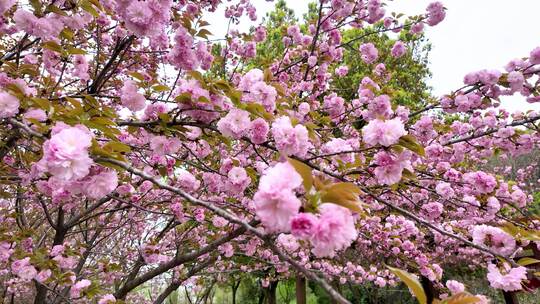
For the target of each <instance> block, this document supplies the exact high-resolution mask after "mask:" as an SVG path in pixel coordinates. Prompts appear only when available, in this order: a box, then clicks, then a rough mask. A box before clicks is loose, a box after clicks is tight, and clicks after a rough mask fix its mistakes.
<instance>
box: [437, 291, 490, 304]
mask: <svg viewBox="0 0 540 304" xmlns="http://www.w3.org/2000/svg"><path fill="white" fill-rule="evenodd" d="M479 301H480V298H478V297H475V296H473V295H471V294H470V293H468V292H460V293H458V294H455V295H453V296H451V297H449V298H446V299H444V301H441V302H439V304H475V303H478V302H479Z"/></svg>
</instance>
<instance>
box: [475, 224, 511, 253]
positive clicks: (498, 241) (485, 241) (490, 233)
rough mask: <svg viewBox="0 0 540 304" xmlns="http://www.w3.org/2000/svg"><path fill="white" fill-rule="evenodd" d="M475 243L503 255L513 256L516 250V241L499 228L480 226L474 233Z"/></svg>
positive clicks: (476, 227)
mask: <svg viewBox="0 0 540 304" xmlns="http://www.w3.org/2000/svg"><path fill="white" fill-rule="evenodd" d="M472 237H473V243H475V244H478V245H482V246H487V247H489V248H491V249H492V250H493V251H495V252H497V253H499V254H501V255H507V256H508V255H511V254H512V253H514V250H515V249H516V240H515V239H514V238H513V237H512V236H511V235H509V234H508V233H506V232H504V231H503V230H502V229H500V228H497V227H491V226H486V225H478V226H475V227H474V228H473V231H472Z"/></svg>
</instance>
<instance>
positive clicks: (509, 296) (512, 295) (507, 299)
mask: <svg viewBox="0 0 540 304" xmlns="http://www.w3.org/2000/svg"><path fill="white" fill-rule="evenodd" d="M503 297H504V303H506V304H519V300H518V297H517V292H508V291H503Z"/></svg>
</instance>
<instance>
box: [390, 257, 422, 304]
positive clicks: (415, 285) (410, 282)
mask: <svg viewBox="0 0 540 304" xmlns="http://www.w3.org/2000/svg"><path fill="white" fill-rule="evenodd" d="M386 267H387V268H388V269H390V271H391V272H392V273H393V274H395V275H396V276H397V277H398V278H399V279H400V280H401V281H403V283H405V285H407V287H409V289H410V290H411V292H412V293H413V295H414V296H415V297H416V299H417V300H418V302H419V303H420V304H427V297H426V292H425V291H424V288H423V287H422V284H420V282H419V281H418V279H417V278H416V277H414V276H413V275H412V274H410V273H408V272H407V271H405V270H401V269H399V268H394V267H390V266H386Z"/></svg>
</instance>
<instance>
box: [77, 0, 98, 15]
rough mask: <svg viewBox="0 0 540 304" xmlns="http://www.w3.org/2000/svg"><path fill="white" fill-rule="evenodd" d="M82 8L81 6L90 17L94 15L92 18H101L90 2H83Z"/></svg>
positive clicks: (86, 0) (84, 0) (85, 0)
mask: <svg viewBox="0 0 540 304" xmlns="http://www.w3.org/2000/svg"><path fill="white" fill-rule="evenodd" d="M80 6H81V8H82V9H83V10H85V11H87V12H88V13H90V15H92V16H94V17H96V18H97V17H99V13H98V11H97V10H96V9H95V8H94V5H92V3H90V1H88V0H83V1H81V3H80Z"/></svg>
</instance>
